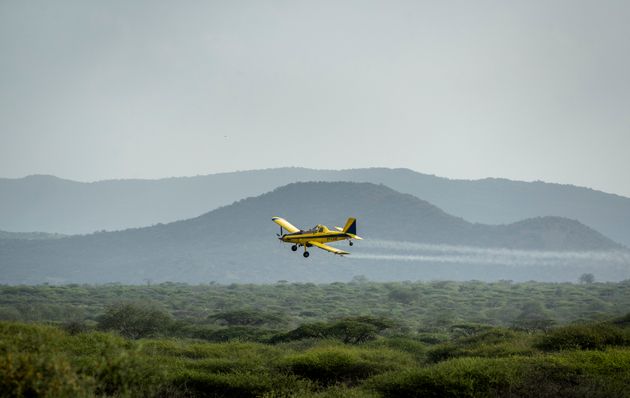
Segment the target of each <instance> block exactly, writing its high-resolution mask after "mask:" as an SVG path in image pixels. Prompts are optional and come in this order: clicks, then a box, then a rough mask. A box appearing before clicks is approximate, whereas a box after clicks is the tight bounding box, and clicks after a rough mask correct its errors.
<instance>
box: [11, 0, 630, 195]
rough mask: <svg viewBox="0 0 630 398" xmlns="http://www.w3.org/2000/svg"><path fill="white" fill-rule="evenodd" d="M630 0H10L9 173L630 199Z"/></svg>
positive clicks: (87, 178) (93, 179)
mask: <svg viewBox="0 0 630 398" xmlns="http://www.w3.org/2000/svg"><path fill="white" fill-rule="evenodd" d="M628 21H630V2H628V1H625V0H623V1H622V0H620V1H609V0H600V1H594V0H592V1H582V0H567V1H560V0H523V1H503V0H500V1H486V0H480V1H468V0H465V1H463V0H462V1H450V0H445V1H420V0H414V1H368V0H360V1H325V0H318V1H273V0H270V1H221V2H219V1H216V2H213V1H183V2H177V3H174V2H166V1H164V2H160V1H143V0H138V1H87V0H77V1H63V0H62V1H56V2H50V1H28V2H25V1H17V0H15V1H13V0H3V1H1V2H0V54H1V55H0V177H10V178H17V177H23V176H26V175H29V174H52V175H56V176H59V177H63V178H68V179H73V180H79V181H96V180H102V179H112V178H163V177H171V176H188V175H200V174H210V173H216V172H225V171H235V170H248V169H261V168H270V167H282V166H301V167H310V168H318V169H341V168H361V167H405V168H410V169H413V170H416V171H419V172H422V173H428V174H436V175H439V176H444V177H450V178H461V179H478V178H485V177H504V178H509V179H516V180H525V181H534V180H543V181H548V182H559V183H567V184H575V185H581V186H587V187H592V188H595V189H600V190H603V191H606V192H611V193H617V194H620V195H624V196H627V197H630V156H628V152H629V150H630V40H629V38H630V23H628Z"/></svg>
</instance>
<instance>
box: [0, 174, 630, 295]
mask: <svg viewBox="0 0 630 398" xmlns="http://www.w3.org/2000/svg"><path fill="white" fill-rule="evenodd" d="M274 215H281V216H283V217H285V218H287V219H289V220H290V221H291V222H293V223H294V224H295V225H297V226H300V227H310V226H312V225H314V224H316V223H324V224H327V225H329V226H333V225H338V224H341V223H343V222H344V221H345V219H346V217H348V216H350V215H352V216H356V217H357V218H358V219H359V229H358V233H359V235H361V236H364V237H365V238H366V240H365V241H362V242H361V243H360V244H359V245H357V246H354V248H353V250H352V252H353V255H352V256H350V258H340V257H336V256H333V255H331V254H329V253H325V252H320V253H317V254H316V255H313V256H311V258H309V259H308V260H304V259H303V258H302V257H301V256H299V255H296V254H295V253H291V252H290V250H289V248H288V246H285V245H283V244H282V243H280V242H279V241H277V240H276V239H275V233H276V232H278V231H277V226H276V225H275V224H273V223H272V222H271V220H270V218H271V217H272V216H274ZM401 242H403V243H401ZM404 242H407V246H405V244H404ZM414 242H415V244H416V245H420V246H421V247H420V248H418V247H415V246H413V244H414ZM398 244H402V246H403V247H402V248H399V247H396V245H398ZM388 245H389V246H388ZM392 245H393V246H392ZM410 245H411V246H410ZM480 249H484V250H486V251H485V252H479V250H480ZM507 249H517V250H521V251H526V253H527V254H526V255H525V256H523V254H522V253H521V254H518V253H519V252H512V251H509V250H507ZM532 249H535V250H544V251H555V252H552V253H556V254H553V256H556V257H557V256H558V254H557V253H566V252H569V253H573V252H578V253H582V254H581V255H579V256H577V257H576V256H573V257H563V256H564V255H560V257H561V258H562V259H563V261H564V263H563V266H564V267H565V268H558V267H556V268H555V270H550V269H549V267H547V268H544V267H543V269H546V272H545V273H544V274H542V275H541V274H540V273H539V271H537V270H536V269H534V268H527V269H521V270H517V271H515V270H514V269H510V267H506V265H511V264H518V263H519V261H518V258H517V259H516V260H515V259H514V253H517V257H518V256H520V257H522V258H526V259H527V261H530V262H531V259H532V258H534V259H535V258H536V256H538V257H540V256H543V257H544V256H545V254H544V253H543V254H540V253H539V254H536V255H534V256H533V257H532V255H530V254H529V252H527V250H532ZM621 249H622V247H621V246H619V245H618V244H616V243H614V242H613V241H611V240H610V239H608V238H606V237H604V236H602V235H601V234H599V233H598V232H596V231H594V230H592V229H590V228H589V227H586V226H584V225H582V224H580V223H579V222H576V221H572V220H567V219H563V218H557V217H544V218H537V219H530V220H526V221H523V222H519V223H515V224H511V225H501V226H491V225H483V224H473V223H470V222H467V221H465V220H464V219H462V218H458V217H454V216H451V215H449V214H447V213H445V212H444V211H442V210H440V209H439V208H437V207H436V206H433V205H432V204H430V203H428V202H426V201H423V200H420V199H418V198H416V197H414V196H412V195H408V194H401V193H399V192H396V191H394V190H392V189H390V188H387V187H385V186H382V185H374V184H369V183H294V184H290V185H288V186H284V187H281V188H278V189H276V190H274V191H272V192H269V193H267V194H264V195H261V196H259V197H255V198H248V199H244V200H241V201H239V202H237V203H234V204H232V205H229V206H225V207H221V208H219V209H216V210H214V211H211V212H209V213H206V214H204V215H202V216H199V217H196V218H193V219H189V220H184V221H178V222H174V223H170V224H159V225H155V226H152V227H145V228H138V229H129V230H124V231H119V232H101V233H95V234H91V235H84V236H72V237H67V238H63V239H56V240H45V241H25V240H23V241H18V240H0V264H2V270H1V271H2V272H1V274H2V276H1V277H0V282H1V283H40V282H44V281H48V282H88V283H104V282H125V283H142V281H143V280H145V279H151V280H153V281H182V282H200V281H207V282H209V281H213V280H214V281H221V282H234V281H240V282H275V281H277V280H280V279H288V280H299V281H335V280H349V279H350V278H352V277H353V276H354V275H359V274H364V275H367V276H368V277H370V278H374V279H380V280H404V279H430V278H448V279H470V278H475V279H486V280H496V279H501V277H503V276H504V275H507V277H504V278H505V279H541V278H542V279H543V280H549V279H551V280H554V279H559V280H576V279H577V275H579V273H577V272H581V270H582V268H580V267H577V268H576V267H573V268H572V269H571V272H567V271H566V266H567V261H568V266H574V265H575V261H574V260H575V259H576V258H578V259H579V258H586V260H589V261H588V264H589V266H590V267H595V268H597V269H598V270H599V272H598V277H600V276H601V275H602V274H601V272H602V269H604V268H602V266H601V265H602V264H601V263H602V261H604V260H605V259H602V258H600V259H599V260H601V261H598V262H596V263H593V262H592V261H590V260H591V258H590V257H588V256H590V255H591V254H592V253H593V252H597V253H608V252H617V251H619V250H621ZM488 250H490V251H489V252H488ZM497 250H499V251H497ZM392 252H395V255H394V256H392V255H391V254H392ZM534 254H535V253H534ZM405 256H406V257H405ZM553 256H552V257H553ZM585 256H586V257H585ZM600 257H601V256H600ZM374 260H377V261H374ZM400 260H410V261H400ZM615 261H616V262H615V263H614V265H615V266H616V267H619V261H617V260H615ZM623 261H626V260H625V257H624V258H622V263H621V264H622V265H623V264H625V266H623V267H622V270H621V272H622V274H619V272H617V273H615V272H612V273H609V274H608V276H605V278H609V279H619V278H622V279H623V277H624V276H626V275H627V269H628V267H627V263H624V262H623ZM604 262H605V261H604ZM436 264H439V266H436ZM445 264H446V265H445ZM449 264H450V265H449ZM474 264H476V265H475V266H477V265H478V266H482V268H475V266H473V265H474ZM447 265H448V266H447ZM530 265H531V264H530ZM542 265H543V266H544V265H545V264H542ZM624 267H625V268H624ZM498 271H500V272H498ZM606 272H608V271H606ZM623 272H625V274H624V273H623ZM576 273H577V274H576Z"/></svg>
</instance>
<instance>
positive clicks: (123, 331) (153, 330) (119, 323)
mask: <svg viewBox="0 0 630 398" xmlns="http://www.w3.org/2000/svg"><path fill="white" fill-rule="evenodd" d="M172 322H173V320H172V319H171V316H170V315H169V314H167V313H166V312H165V311H163V310H161V309H159V308H157V307H156V306H154V305H151V304H148V303H119V304H115V305H112V306H110V307H109V308H107V310H106V311H105V314H104V315H103V316H102V317H101V318H100V319H99V322H98V328H99V329H100V330H112V331H115V332H118V333H120V335H121V336H124V337H127V338H130V339H139V338H142V337H150V336H155V335H158V334H160V333H163V332H165V331H167V330H168V329H169V327H170V326H171V324H172Z"/></svg>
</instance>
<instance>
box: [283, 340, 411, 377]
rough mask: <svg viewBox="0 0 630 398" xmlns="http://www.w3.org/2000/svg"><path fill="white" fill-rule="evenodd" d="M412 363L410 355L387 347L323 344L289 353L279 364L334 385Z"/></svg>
mask: <svg viewBox="0 0 630 398" xmlns="http://www.w3.org/2000/svg"><path fill="white" fill-rule="evenodd" d="M412 363H413V362H412V360H411V359H410V357H409V356H408V355H406V354H403V353H401V352H396V351H393V350H389V349H384V348H381V349H365V348H364V349H359V348H356V347H343V346H324V347H316V348H313V349H311V350H308V351H306V352H304V353H302V354H295V355H291V356H288V357H286V358H284V360H283V361H282V362H281V363H280V365H279V366H280V369H281V370H287V371H289V372H291V373H293V374H296V375H298V376H302V377H306V378H307V379H310V380H313V381H316V382H318V383H321V384H323V385H331V384H336V383H349V384H352V383H356V382H357V381H359V380H363V379H366V378H368V377H370V376H372V375H376V374H379V373H383V372H386V371H389V370H394V369H401V368H402V367H404V366H406V365H411V364H412Z"/></svg>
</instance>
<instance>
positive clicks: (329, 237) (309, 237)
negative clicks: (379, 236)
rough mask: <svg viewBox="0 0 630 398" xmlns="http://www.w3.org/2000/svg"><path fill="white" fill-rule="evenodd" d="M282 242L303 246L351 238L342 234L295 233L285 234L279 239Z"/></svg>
mask: <svg viewBox="0 0 630 398" xmlns="http://www.w3.org/2000/svg"><path fill="white" fill-rule="evenodd" d="M279 239H280V240H282V241H283V242H287V243H294V244H300V245H304V244H306V243H308V242H312V241H315V242H319V243H327V242H336V241H339V240H345V239H351V237H350V236H349V235H348V234H346V233H343V232H333V231H331V232H316V233H310V232H305V233H302V232H295V233H292V234H285V235H282V237H280V238H279Z"/></svg>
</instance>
